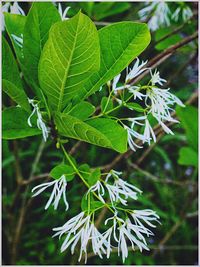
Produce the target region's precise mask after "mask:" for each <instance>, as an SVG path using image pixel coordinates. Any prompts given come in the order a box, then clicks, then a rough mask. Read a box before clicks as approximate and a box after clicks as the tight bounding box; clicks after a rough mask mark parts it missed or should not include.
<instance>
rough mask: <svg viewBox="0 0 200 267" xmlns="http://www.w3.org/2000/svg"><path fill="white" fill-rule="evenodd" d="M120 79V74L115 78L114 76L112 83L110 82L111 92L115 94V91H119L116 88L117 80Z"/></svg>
mask: <svg viewBox="0 0 200 267" xmlns="http://www.w3.org/2000/svg"><path fill="white" fill-rule="evenodd" d="M120 77H121V73H120V74H118V75H117V76H115V78H114V79H113V82H112V90H113V91H114V92H115V91H116V90H119V89H118V88H117V83H118V82H119V79H120Z"/></svg>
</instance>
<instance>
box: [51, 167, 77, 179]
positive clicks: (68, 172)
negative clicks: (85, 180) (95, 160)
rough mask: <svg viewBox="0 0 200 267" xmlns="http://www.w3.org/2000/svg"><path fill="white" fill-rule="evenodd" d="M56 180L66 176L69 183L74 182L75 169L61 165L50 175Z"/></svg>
mask: <svg viewBox="0 0 200 267" xmlns="http://www.w3.org/2000/svg"><path fill="white" fill-rule="evenodd" d="M49 175H50V176H51V177H53V178H54V179H59V178H60V177H61V176H62V175H65V178H66V180H67V181H68V182H70V181H72V180H73V179H74V177H75V172H74V169H73V168H72V167H71V166H69V165H66V164H60V165H58V166H56V167H54V168H53V169H52V170H51V172H50V173H49Z"/></svg>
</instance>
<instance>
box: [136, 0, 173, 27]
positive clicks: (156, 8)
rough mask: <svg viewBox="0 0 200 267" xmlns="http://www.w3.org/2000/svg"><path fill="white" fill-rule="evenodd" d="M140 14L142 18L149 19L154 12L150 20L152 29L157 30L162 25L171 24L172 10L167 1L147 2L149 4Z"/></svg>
mask: <svg viewBox="0 0 200 267" xmlns="http://www.w3.org/2000/svg"><path fill="white" fill-rule="evenodd" d="M138 14H139V17H140V18H141V19H142V20H147V19H148V18H149V16H150V15H151V14H152V15H151V17H150V18H149V21H148V26H149V28H150V29H151V30H152V31H155V30H157V29H158V28H159V27H160V26H162V25H165V26H169V25H170V14H171V12H170V9H169V7H168V4H167V3H166V2H165V1H156V2H151V3H150V4H149V3H147V6H146V7H144V8H143V9H141V10H140V11H139V12H138Z"/></svg>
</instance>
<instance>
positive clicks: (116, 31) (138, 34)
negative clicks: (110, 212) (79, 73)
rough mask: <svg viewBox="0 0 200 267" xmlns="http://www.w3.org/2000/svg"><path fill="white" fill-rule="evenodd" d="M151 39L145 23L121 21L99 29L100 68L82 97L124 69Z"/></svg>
mask: <svg viewBox="0 0 200 267" xmlns="http://www.w3.org/2000/svg"><path fill="white" fill-rule="evenodd" d="M150 39H151V37H150V32H149V30H148V27H147V25H146V24H143V23H134V22H129V21H127V22H119V23H114V24H112V25H109V26H106V27H104V28H102V29H101V30H99V41H100V48H101V65H100V70H99V71H98V72H97V73H95V74H93V75H92V76H91V78H90V80H89V81H87V82H86V83H85V85H84V87H85V88H84V89H83V90H82V95H81V97H80V99H82V98H83V97H84V98H86V97H88V96H89V95H91V94H93V93H94V92H95V91H97V90H99V88H100V86H102V85H103V84H105V83H106V82H108V81H109V80H112V79H113V78H114V77H115V76H116V75H117V74H119V73H120V72H121V71H122V70H124V69H125V68H126V67H127V66H128V65H129V64H130V63H131V62H132V61H133V59H134V58H135V57H137V56H138V55H139V54H141V53H142V51H143V50H144V49H145V48H146V47H147V46H148V44H149V42H150Z"/></svg>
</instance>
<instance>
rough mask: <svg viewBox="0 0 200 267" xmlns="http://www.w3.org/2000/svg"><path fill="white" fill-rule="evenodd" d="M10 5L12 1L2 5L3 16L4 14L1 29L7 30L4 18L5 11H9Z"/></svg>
mask: <svg viewBox="0 0 200 267" xmlns="http://www.w3.org/2000/svg"><path fill="white" fill-rule="evenodd" d="M9 7H10V3H6V4H4V5H3V6H2V7H1V16H2V21H1V23H2V24H1V30H2V31H4V30H5V20H4V14H3V13H4V12H8V9H9Z"/></svg>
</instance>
